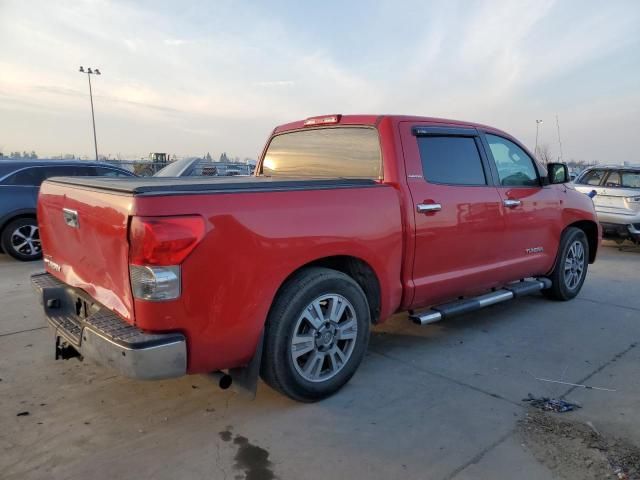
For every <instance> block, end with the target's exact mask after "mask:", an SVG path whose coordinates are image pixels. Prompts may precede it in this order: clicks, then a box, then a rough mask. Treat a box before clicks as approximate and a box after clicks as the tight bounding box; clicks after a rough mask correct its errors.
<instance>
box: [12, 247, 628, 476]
mask: <svg viewBox="0 0 640 480" xmlns="http://www.w3.org/2000/svg"><path fill="white" fill-rule="evenodd" d="M38 268H39V265H38V264H37V263H36V264H24V263H19V262H15V261H13V260H11V259H9V258H7V257H6V256H5V255H0V379H1V381H0V425H1V426H2V428H0V477H1V478H3V479H20V480H23V479H31V478H38V479H39V478H43V479H44V478H46V479H50V478H55V479H58V478H59V479H68V478H91V479H92V480H100V479H109V480H114V479H120V478H123V479H141V478H154V479H171V480H174V479H178V478H185V479H186V478H189V479H191V478H193V479H216V480H217V479H221V480H241V479H244V478H246V479H249V480H265V479H271V478H279V479H282V480H288V479H320V478H322V479H327V478H353V479H359V478H366V479H396V478H398V479H458V480H459V479H479V478H487V479H501V478H505V479H512V478H536V479H537V478H540V479H545V478H553V472H552V471H550V470H548V469H547V467H545V466H544V465H543V464H541V463H539V462H538V461H537V460H536V459H535V458H534V456H533V454H532V453H531V452H530V451H528V449H527V447H526V446H525V445H524V444H523V443H522V442H521V440H520V438H519V436H518V433H517V422H518V420H520V419H521V418H523V416H524V415H525V414H526V412H527V404H526V403H525V402H523V401H522V399H523V398H525V397H526V396H527V394H529V393H531V394H533V395H536V396H540V395H545V396H554V397H560V396H562V395H566V399H567V400H569V401H577V402H580V404H582V406H583V408H582V409H580V410H578V411H577V412H572V413H566V414H562V419H564V420H566V419H574V420H575V421H580V422H590V423H591V424H592V425H594V427H595V428H597V429H598V430H599V431H601V432H605V433H607V434H611V435H616V436H621V437H624V438H626V439H628V440H630V441H632V442H635V443H636V444H640V376H639V375H638V364H639V361H640V288H639V286H640V252H639V251H637V250H636V251H629V252H624V251H623V252H620V251H618V250H617V249H616V248H614V247H612V246H608V247H604V248H602V250H601V253H600V254H599V258H598V261H597V263H596V264H595V265H593V266H591V268H590V270H589V275H588V278H587V281H586V283H585V286H584V288H583V291H582V293H581V294H580V296H579V297H578V298H577V299H575V300H574V301H571V302H564V303H558V302H552V301H549V300H546V299H544V298H543V297H542V296H540V295H534V296H531V297H528V298H523V299H518V300H514V301H511V302H507V303H504V304H500V305H495V306H493V307H490V308H488V309H485V310H482V311H479V312H476V313H473V314H469V315H465V316H464V317H459V318H457V319H455V320H451V321H447V322H442V323H439V324H433V325H430V326H426V327H418V326H415V325H413V324H411V323H410V322H409V321H408V320H407V318H406V316H404V315H397V316H396V317H394V318H392V319H390V320H389V321H388V322H387V323H385V324H384V325H383V326H380V327H377V328H376V329H375V330H374V333H373V336H372V339H371V344H370V349H369V353H368V355H367V357H366V358H365V361H364V362H363V364H362V366H361V368H360V370H359V371H358V373H357V374H356V375H355V377H354V378H353V380H352V381H351V382H350V383H349V384H348V385H347V386H346V388H344V389H343V390H342V391H341V392H340V393H338V394H337V395H335V396H334V397H332V398H330V399H328V400H325V401H323V402H320V403H317V404H312V405H302V404H297V403H295V402H293V401H291V400H289V399H287V398H285V397H282V396H280V395H279V394H277V393H275V392H273V391H272V390H270V389H269V388H268V387H267V386H265V385H264V384H262V383H261V384H260V386H259V391H258V396H257V399H256V400H254V401H249V400H247V399H246V398H244V397H242V396H241V395H239V394H237V393H235V392H232V391H220V390H217V389H216V388H215V387H214V386H213V385H212V384H211V383H210V381H209V380H208V379H207V378H205V377H203V376H193V377H185V378H182V379H178V380H172V381H162V382H136V381H132V380H127V379H124V378H120V377H118V376H116V375H115V374H114V373H113V372H112V371H110V370H107V369H105V368H102V367H99V366H94V365H92V364H90V363H88V362H84V363H81V362H78V361H77V360H75V359H74V360H68V361H54V360H53V338H52V334H51V332H50V331H49V330H48V328H47V327H45V326H44V320H43V317H42V312H41V307H40V306H39V305H38V303H37V301H36V299H35V297H34V296H33V294H32V293H31V288H30V285H29V280H28V274H29V273H30V272H31V271H33V270H36V269H38ZM536 377H539V378H548V379H556V380H562V381H566V382H571V383H581V384H582V383H586V384H588V385H591V386H598V387H603V388H608V389H612V390H615V391H614V392H609V391H601V390H585V389H580V388H572V387H570V386H566V385H560V384H554V383H548V382H542V381H540V380H536ZM25 412H28V414H24V413H25ZM21 413H23V415H19V414H21Z"/></svg>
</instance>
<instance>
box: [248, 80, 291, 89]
mask: <svg viewBox="0 0 640 480" xmlns="http://www.w3.org/2000/svg"><path fill="white" fill-rule="evenodd" d="M295 83H296V82H294V81H293V80H271V81H267V82H254V83H253V85H255V86H256V87H290V86H292V85H295Z"/></svg>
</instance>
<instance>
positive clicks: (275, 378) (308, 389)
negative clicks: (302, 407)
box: [260, 267, 371, 402]
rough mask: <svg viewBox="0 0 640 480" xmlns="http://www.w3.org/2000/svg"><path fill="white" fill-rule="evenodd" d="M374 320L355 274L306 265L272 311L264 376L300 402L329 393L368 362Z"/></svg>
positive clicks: (264, 359) (266, 333)
mask: <svg viewBox="0 0 640 480" xmlns="http://www.w3.org/2000/svg"><path fill="white" fill-rule="evenodd" d="M334 308H335V310H334ZM370 323H371V317H370V313H369V304H368V302H367V297H366V296H365V294H364V292H363V291H362V289H361V288H360V286H359V285H358V284H357V283H356V282H355V281H354V280H353V279H352V278H351V277H349V276H348V275H345V274H343V273H341V272H338V271H335V270H330V269H327V268H316V267H313V268H307V269H305V270H302V271H301V272H299V273H297V274H295V275H294V276H293V277H292V278H291V279H289V280H288V281H287V282H286V283H285V285H284V286H283V287H282V289H281V291H280V293H279V294H278V296H277V298H276V300H275V302H274V304H273V305H272V307H271V311H270V312H269V316H268V318H267V322H266V326H265V337H264V350H263V355H262V364H261V372H260V374H261V376H262V379H263V380H264V381H265V382H266V383H267V384H268V385H270V386H271V387H272V388H274V389H275V390H277V391H279V392H281V393H283V394H284V395H286V396H288V397H290V398H292V399H294V400H297V401H300V402H314V401H317V400H321V399H323V398H326V397H329V396H330V395H332V394H334V393H335V392H337V391H338V390H340V388H342V387H343V386H344V385H345V384H346V383H347V382H348V381H349V379H350V378H351V377H352V376H353V374H354V373H355V371H356V370H357V368H358V366H359V365H360V362H362V359H363V357H364V355H365V352H366V350H367V345H368V343H369V327H370Z"/></svg>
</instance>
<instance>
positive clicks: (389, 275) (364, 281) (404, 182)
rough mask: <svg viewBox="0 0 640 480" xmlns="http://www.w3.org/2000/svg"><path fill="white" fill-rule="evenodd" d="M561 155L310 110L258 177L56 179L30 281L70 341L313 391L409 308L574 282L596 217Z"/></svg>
mask: <svg viewBox="0 0 640 480" xmlns="http://www.w3.org/2000/svg"><path fill="white" fill-rule="evenodd" d="M548 170H549V172H548V173H547V171H546V170H545V169H544V168H543V167H542V166H541V165H539V164H538V163H537V162H536V161H535V160H534V159H533V156H532V155H531V154H530V153H529V152H528V151H527V149H526V148H525V147H524V146H522V144H520V143H519V142H518V141H517V140H516V139H514V138H513V137H511V136H510V135H508V134H507V133H505V132H502V131H500V130H497V129H495V128H491V127H488V126H484V125H478V124H473V123H467V122H459V121H452V120H442V119H435V118H424V117H409V116H394V115H380V116H374V115H345V116H342V115H330V116H326V117H313V118H309V119H306V120H303V121H298V122H294V123H290V124H287V125H283V126H280V127H277V128H276V129H275V130H274V131H273V133H272V134H271V136H270V138H269V140H268V142H267V144H266V146H265V148H264V150H263V152H262V155H261V157H260V160H259V162H258V165H257V168H256V174H255V176H253V177H235V178H215V177H207V178H179V179H178V178H163V177H160V178H133V179H124V178H88V177H87V178H84V177H82V178H57V179H51V180H47V181H46V182H44V184H43V186H42V188H41V190H40V197H39V202H38V219H39V222H40V235H41V240H42V248H43V252H44V262H45V268H46V272H43V273H40V274H35V275H34V276H33V277H32V283H33V285H34V287H35V288H36V290H37V291H38V292H39V294H40V295H41V300H42V303H43V306H44V310H45V315H46V318H47V319H48V321H49V323H50V324H51V326H52V327H53V328H54V329H55V337H56V355H57V357H62V358H69V357H72V356H82V357H87V358H91V359H94V360H96V361H98V362H100V363H102V364H105V365H109V366H111V367H114V368H116V369H117V370H119V371H120V372H121V373H122V374H124V375H127V376H130V377H134V378H141V379H159V378H168V377H176V376H181V375H185V374H200V373H209V374H212V375H214V376H215V378H217V379H218V381H219V382H220V384H221V386H224V387H226V386H228V385H229V384H230V383H231V382H232V381H233V382H235V383H238V384H240V386H244V387H246V388H249V389H255V383H256V382H257V378H258V375H260V376H261V377H262V378H263V379H264V381H265V382H266V383H268V384H269V385H271V386H272V387H273V388H275V389H277V390H279V391H280V392H282V393H284V394H285V395H288V396H290V397H292V398H294V399H296V400H300V401H314V400H318V399H321V398H324V397H326V396H328V395H330V394H332V393H334V392H336V391H337V390H338V389H340V388H341V387H342V386H343V385H344V384H345V383H346V382H347V381H348V380H349V378H350V377H351V376H352V375H353V374H354V372H355V371H356V369H357V367H358V365H359V364H360V362H361V361H362V358H363V356H364V353H365V349H366V348H367V342H368V337H369V329H370V326H371V324H377V323H380V322H383V321H384V320H385V319H387V318H388V317H389V316H391V315H392V314H394V313H395V312H401V311H408V312H409V317H410V318H411V319H412V320H413V321H415V322H417V323H420V324H427V323H431V322H434V321H438V320H442V319H446V318H448V317H451V316H453V315H457V314H460V313H465V312H469V311H472V310H474V309H478V308H481V307H484V306H487V305H492V304H494V303H497V302H501V301H504V300H508V299H511V298H514V297H517V296H520V295H524V294H529V293H532V292H535V291H540V290H541V291H542V292H543V293H545V294H546V295H547V296H549V297H551V298H554V299H558V300H568V299H571V298H573V297H575V296H576V295H577V294H578V292H579V291H580V288H581V287H582V284H583V282H584V280H585V277H586V274H587V266H588V264H589V263H592V262H593V261H594V260H595V256H596V250H597V248H598V245H599V242H600V238H601V231H600V227H599V226H598V223H597V221H596V215H595V211H594V207H593V203H592V201H591V199H590V198H589V197H588V196H586V195H584V194H582V193H579V192H577V191H576V190H574V188H573V187H572V186H571V185H570V184H568V183H566V182H568V172H567V169H566V166H564V165H563V164H549V165H548ZM223 372H224V373H223Z"/></svg>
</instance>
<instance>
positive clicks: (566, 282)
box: [543, 227, 589, 301]
mask: <svg viewBox="0 0 640 480" xmlns="http://www.w3.org/2000/svg"><path fill="white" fill-rule="evenodd" d="M588 267H589V242H588V241H587V236H586V235H585V233H584V232H583V231H582V230H580V229H579V228H575V227H569V228H567V229H566V230H565V232H564V233H563V234H562V239H561V240H560V248H559V249H558V257H557V259H556V264H555V266H554V268H553V271H552V272H551V274H550V275H549V276H548V278H549V280H551V287H550V288H548V289H546V290H543V293H544V294H545V295H546V296H547V297H548V298H551V299H554V300H561V301H566V300H571V299H572V298H574V297H575V296H576V295H578V293H579V292H580V289H581V288H582V285H583V284H584V280H585V278H587V269H588Z"/></svg>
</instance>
